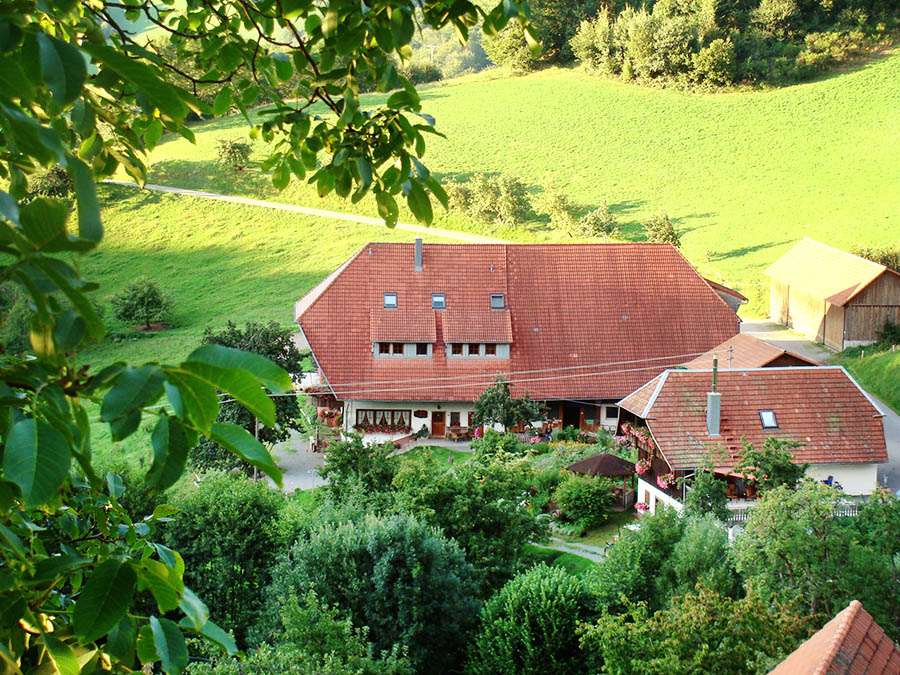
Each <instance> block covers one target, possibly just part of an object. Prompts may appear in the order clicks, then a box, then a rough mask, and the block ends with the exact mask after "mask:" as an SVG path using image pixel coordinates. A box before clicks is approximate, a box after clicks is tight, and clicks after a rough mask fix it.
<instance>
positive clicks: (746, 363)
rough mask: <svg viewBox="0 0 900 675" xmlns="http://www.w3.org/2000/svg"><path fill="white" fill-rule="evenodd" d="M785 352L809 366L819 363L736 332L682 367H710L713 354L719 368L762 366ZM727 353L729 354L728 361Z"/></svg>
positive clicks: (701, 368) (693, 368)
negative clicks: (717, 359) (716, 357)
mask: <svg viewBox="0 0 900 675" xmlns="http://www.w3.org/2000/svg"><path fill="white" fill-rule="evenodd" d="M729 350H730V351H729ZM785 354H787V355H788V356H793V357H794V358H795V359H799V360H801V361H806V362H807V363H808V364H809V365H811V366H818V365H819V364H818V363H816V362H815V361H810V360H809V359H807V358H806V357H804V356H800V355H799V354H794V353H793V352H789V351H788V350H786V349H782V348H781V347H776V346H774V345H770V344H769V343H768V342H764V341H763V340H759V339H757V338H755V337H753V336H752V335H747V334H746V333H738V334H737V335H735V336H734V337H730V338H728V339H727V340H725V342H723V343H722V344H720V345H717V346H715V347H713V348H712V349H710V350H709V351H708V352H706V353H705V354H701V355H700V356H698V357H697V358H695V359H692V360H691V361H688V362H687V363H685V364H684V367H685V368H688V369H689V370H703V369H706V368H712V367H713V356H718V357H719V367H720V368H764V367H765V366H767V365H769V364H770V363H772V361H774V360H775V359H777V358H779V357H781V356H784V355H785ZM729 355H730V356H731V360H730V361H729Z"/></svg>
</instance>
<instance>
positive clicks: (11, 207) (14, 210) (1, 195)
mask: <svg viewBox="0 0 900 675" xmlns="http://www.w3.org/2000/svg"><path fill="white" fill-rule="evenodd" d="M0 216H3V217H4V218H6V219H7V220H8V221H9V222H11V223H18V222H19V205H18V204H16V200H15V199H13V198H12V195H10V194H9V193H8V192H4V191H3V190H0Z"/></svg>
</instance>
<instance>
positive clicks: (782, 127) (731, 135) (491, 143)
mask: <svg viewBox="0 0 900 675" xmlns="http://www.w3.org/2000/svg"><path fill="white" fill-rule="evenodd" d="M898 86H900V52H895V53H894V54H892V55H890V56H888V57H886V58H883V59H880V60H875V61H872V62H870V63H869V64H867V65H865V66H863V67H860V68H857V69H854V70H850V71H846V72H842V73H839V74H834V75H832V76H830V77H827V78H825V79H822V80H820V81H817V82H812V83H808V84H803V85H798V86H794V87H788V88H784V89H776V90H770V91H756V92H739V93H723V94H693V93H685V92H678V91H671V90H662V89H651V88H646V87H641V86H638V85H629V84H623V83H620V82H612V81H607V80H603V79H600V78H596V77H592V76H588V75H585V74H583V73H581V72H579V71H572V70H548V71H544V72H541V73H536V74H532V75H529V76H526V77H518V78H506V79H496V78H494V79H491V78H490V77H488V76H485V74H481V75H479V76H475V77H472V78H468V79H463V80H459V81H454V82H451V83H449V84H445V85H438V86H432V87H430V88H425V89H424V91H423V106H424V110H425V111H426V112H428V113H430V114H432V115H434V116H435V117H436V118H437V125H438V128H439V129H440V130H441V131H442V132H444V133H445V134H447V139H446V140H445V139H434V140H431V141H430V145H429V148H428V152H427V155H426V158H425V159H426V160H427V162H428V164H429V165H430V167H431V168H432V170H433V171H436V172H438V173H439V174H440V175H442V176H443V177H444V178H451V179H465V178H466V177H467V176H469V175H471V174H472V173H473V172H501V173H505V174H509V175H514V176H517V177H519V178H520V179H522V180H524V181H525V182H527V183H528V184H529V186H530V188H531V189H532V191H533V192H535V193H538V192H540V191H542V190H545V189H556V190H563V191H566V192H567V193H569V194H570V195H571V197H572V198H573V199H574V200H575V201H577V202H578V203H579V204H581V205H582V206H583V207H584V208H589V207H593V206H595V205H597V204H598V203H599V202H601V201H603V200H605V201H607V202H608V203H609V204H610V206H611V208H612V210H613V211H614V212H615V213H616V214H617V216H618V218H619V220H620V222H621V223H622V224H623V225H624V226H623V227H622V231H623V234H624V236H625V237H627V238H629V239H640V238H641V237H642V232H641V230H640V226H639V224H640V222H641V221H642V220H643V219H645V218H646V217H647V216H649V215H651V214H653V213H655V212H657V211H660V210H665V211H667V212H668V213H669V215H670V216H671V217H672V218H673V219H675V220H676V223H677V225H678V227H679V228H680V229H681V230H682V231H683V232H684V235H683V250H684V252H685V254H686V255H687V256H688V257H689V258H690V259H691V260H692V262H694V264H695V265H697V266H698V267H700V268H701V270H702V271H703V272H704V273H706V274H708V275H710V276H711V277H712V278H715V279H720V280H722V281H723V282H725V283H729V284H733V285H734V286H736V287H738V288H740V289H741V290H742V291H743V292H744V293H745V294H746V295H748V296H750V297H751V298H752V299H754V300H755V301H756V303H755V309H756V310H761V309H762V307H763V303H762V302H761V299H762V297H763V295H764V293H765V277H764V276H763V274H762V272H763V270H764V269H765V267H766V266H767V265H768V264H769V263H771V262H772V261H773V260H774V259H775V258H777V257H778V256H779V255H781V254H782V253H783V252H784V251H785V250H787V248H788V247H789V246H790V245H791V244H792V243H793V242H794V241H796V240H797V239H799V238H801V237H803V236H809V237H813V238H816V239H820V240H823V241H825V242H827V243H829V244H832V245H834V246H838V247H842V248H848V247H850V246H852V245H854V244H862V243H871V244H884V243H887V242H891V241H895V240H896V239H897V238H898V237H900V193H898V191H897V190H896V179H897V175H898V172H900V97H898V96H897V95H896V92H897V90H898ZM369 100H370V101H374V100H376V99H375V98H374V97H370V99H369ZM196 131H197V132H198V133H197V146H192V145H191V144H190V143H188V142H187V141H184V140H182V139H174V140H171V141H168V142H165V143H163V144H162V145H161V146H159V147H158V148H157V150H156V151H155V152H154V153H153V155H152V157H151V161H152V163H153V170H152V178H151V179H152V180H153V181H155V182H160V183H165V184H178V185H182V186H185V187H196V188H204V189H211V190H217V191H222V192H229V193H233V194H244V195H252V196H266V197H269V198H277V199H281V200H283V201H288V202H294V203H303V204H309V205H320V206H325V207H331V208H337V209H341V210H351V209H353V208H354V207H352V206H351V205H350V204H349V203H346V202H343V201H341V200H338V199H329V198H326V199H325V200H320V199H319V198H318V197H316V196H315V195H314V193H313V192H312V191H311V190H310V189H308V188H307V187H306V186H304V185H292V186H290V187H289V188H288V190H286V191H285V192H284V193H282V194H281V195H277V193H276V192H275V191H274V189H273V188H272V187H271V186H270V185H269V183H268V179H267V177H265V176H262V175H260V174H259V173H258V172H257V171H255V170H252V169H249V170H247V171H245V172H244V173H243V174H232V173H230V172H227V171H224V170H223V169H221V168H220V167H219V166H217V165H216V164H215V162H214V158H215V141H216V140H217V139H218V138H222V137H236V136H241V135H244V134H245V133H246V123H245V122H244V121H243V120H242V119H240V118H229V119H226V120H218V121H215V122H211V123H205V124H199V125H198V126H197V129H196ZM255 148H256V153H255V155H254V157H255V158H256V159H260V158H262V157H263V156H264V154H263V153H264V147H263V146H262V145H261V144H258V145H256V146H255ZM355 209H356V210H357V211H359V212H362V213H365V214H367V215H374V214H375V209H374V206H373V205H372V204H371V203H370V202H366V201H364V202H362V203H360V204H359V205H357V206H356V207H355ZM407 218H409V216H408V215H407ZM437 224H438V225H440V226H442V227H450V228H454V229H467V230H474V231H479V232H485V233H491V234H495V235H496V236H501V237H504V238H508V239H515V240H521V241H546V240H564V239H565V235H563V234H561V233H558V232H554V231H551V230H550V228H549V225H548V224H547V221H546V218H543V219H542V218H539V217H535V219H534V220H533V221H532V222H530V223H529V224H528V225H527V226H526V227H525V228H522V229H520V230H509V229H502V228H495V227H494V226H490V225H484V224H479V223H471V222H470V221H468V219H467V218H465V217H463V216H459V215H455V214H451V215H449V216H446V215H444V216H441V217H440V219H439V222H438V223H437Z"/></svg>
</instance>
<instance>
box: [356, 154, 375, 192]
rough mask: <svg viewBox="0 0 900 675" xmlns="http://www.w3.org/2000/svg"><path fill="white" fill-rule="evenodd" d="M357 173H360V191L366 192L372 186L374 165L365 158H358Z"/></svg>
mask: <svg viewBox="0 0 900 675" xmlns="http://www.w3.org/2000/svg"><path fill="white" fill-rule="evenodd" d="M356 171H357V172H358V173H359V180H360V190H362V191H365V190H368V189H369V186H370V185H372V165H371V164H370V163H369V160H368V159H366V158H365V157H357V158H356Z"/></svg>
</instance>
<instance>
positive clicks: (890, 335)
mask: <svg viewBox="0 0 900 675" xmlns="http://www.w3.org/2000/svg"><path fill="white" fill-rule="evenodd" d="M878 342H879V343H880V344H882V345H884V346H886V347H888V346H890V345H900V325H897V324H896V323H894V322H893V321H891V320H890V319H888V320H887V321H885V322H884V326H883V327H882V329H881V330H880V331H878Z"/></svg>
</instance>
